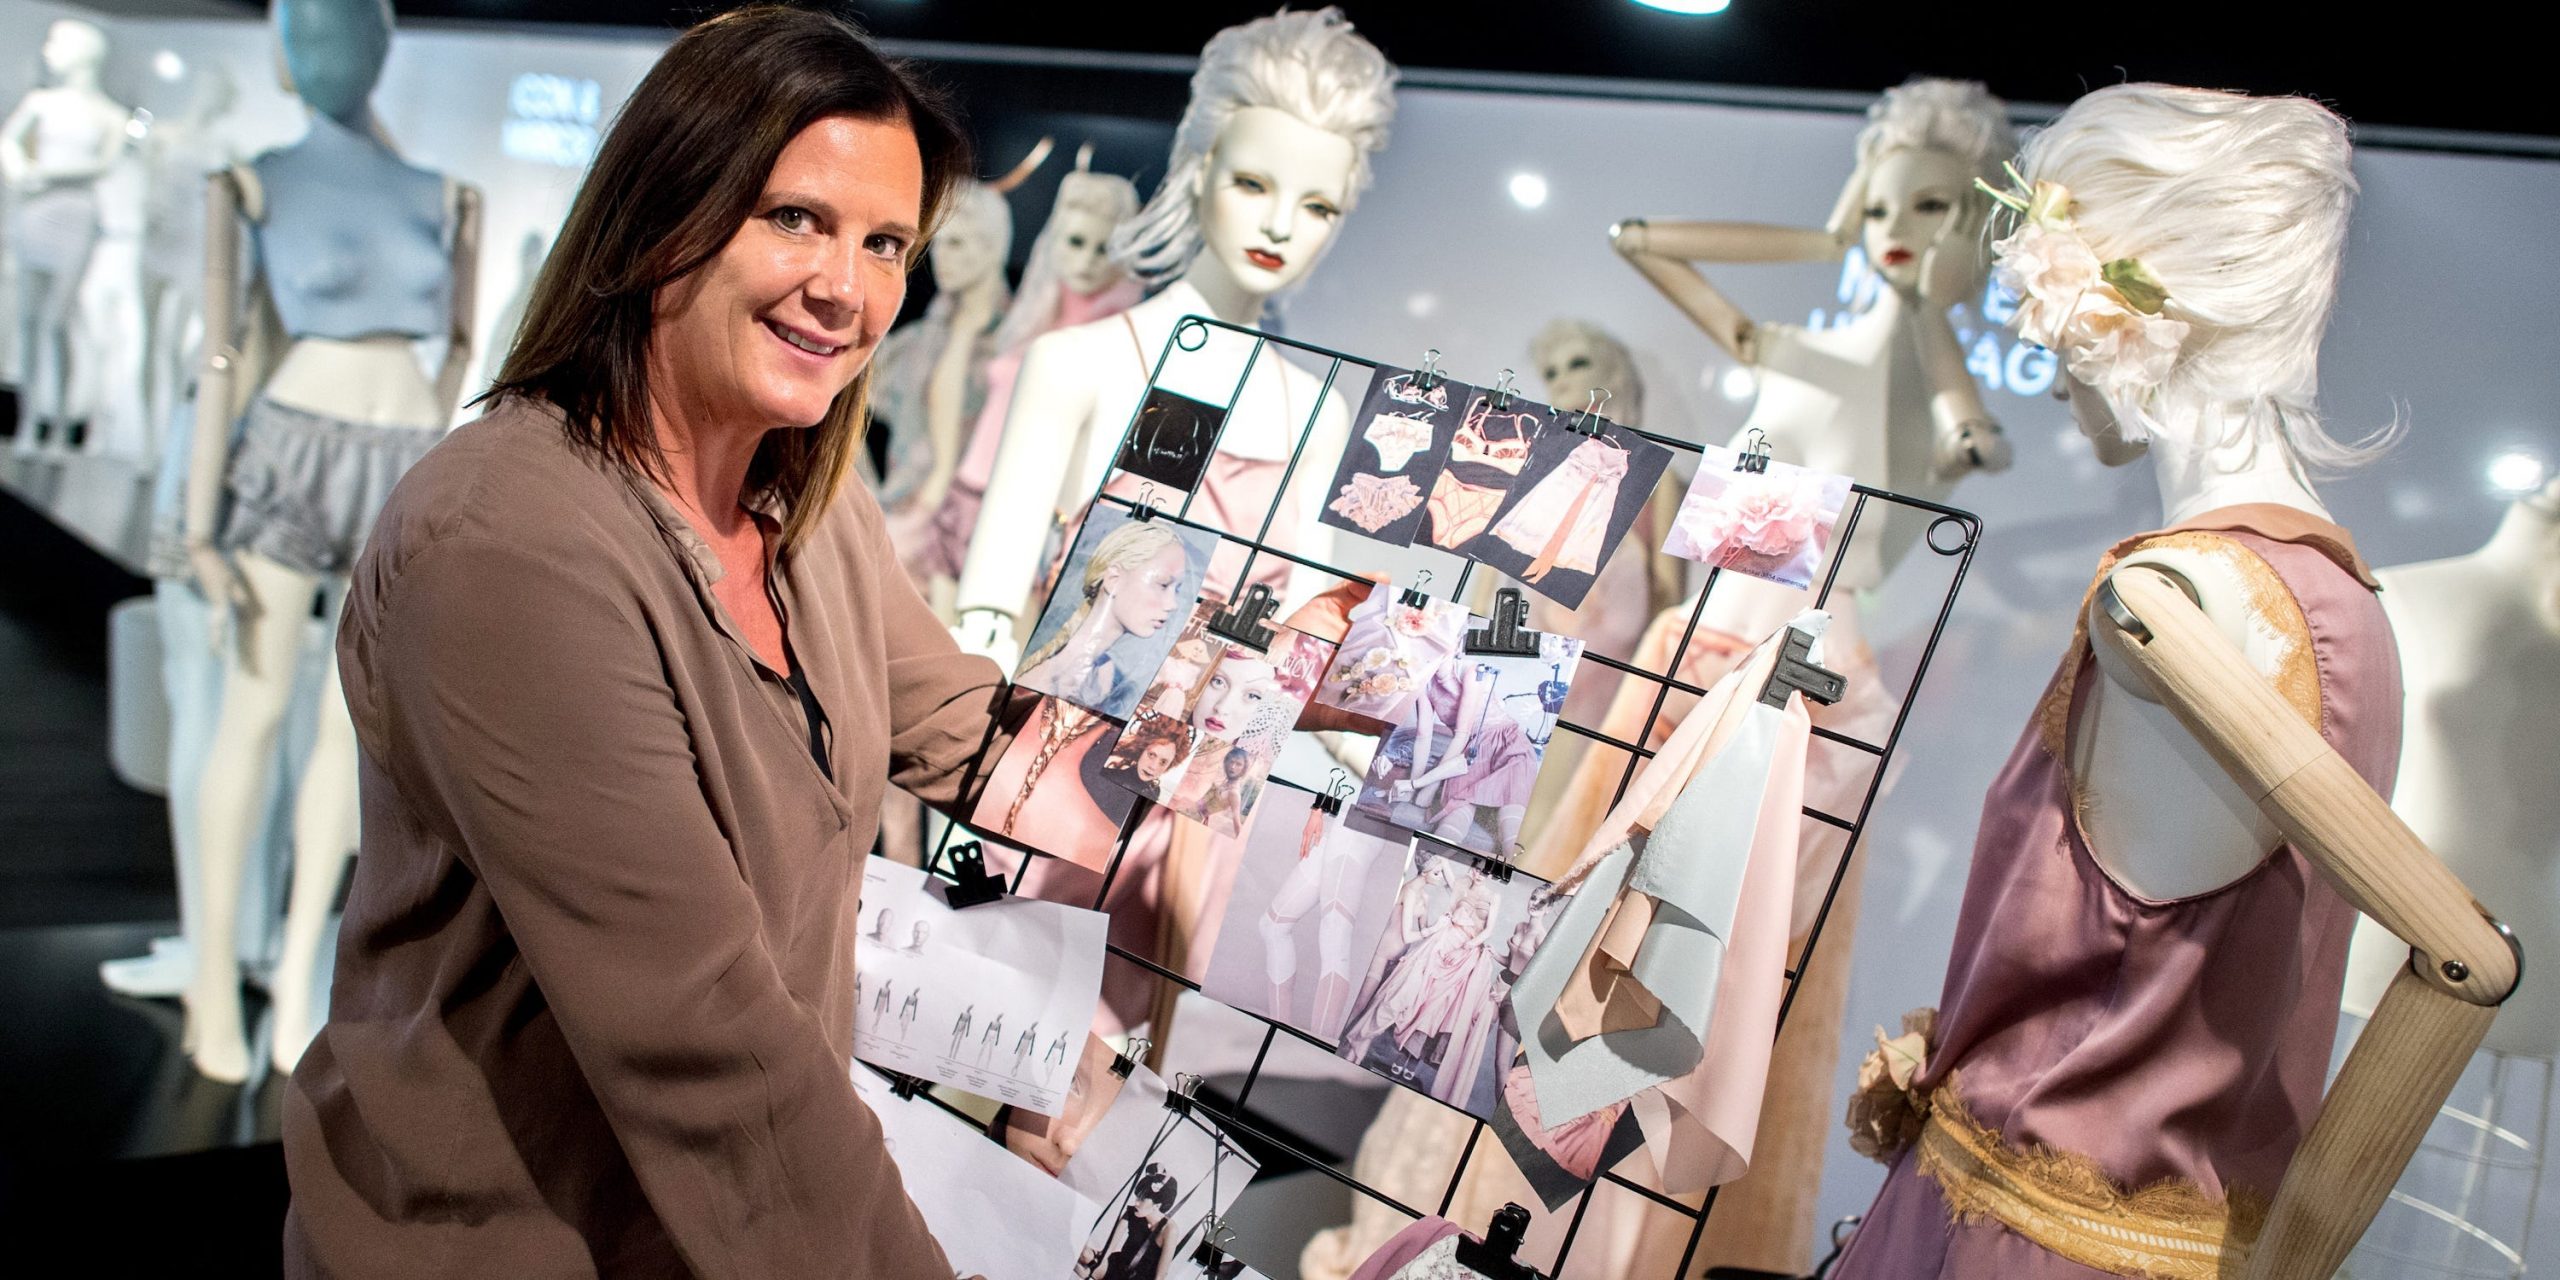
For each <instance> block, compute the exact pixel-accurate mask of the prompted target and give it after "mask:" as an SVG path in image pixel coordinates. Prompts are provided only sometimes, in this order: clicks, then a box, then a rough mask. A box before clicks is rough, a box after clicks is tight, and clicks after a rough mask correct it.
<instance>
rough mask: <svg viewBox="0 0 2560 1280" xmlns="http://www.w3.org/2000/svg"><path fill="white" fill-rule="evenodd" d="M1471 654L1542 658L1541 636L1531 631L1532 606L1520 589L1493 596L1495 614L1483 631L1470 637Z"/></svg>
mask: <svg viewBox="0 0 2560 1280" xmlns="http://www.w3.org/2000/svg"><path fill="white" fill-rule="evenodd" d="M1467 652H1469V653H1489V654H1495V655H1502V656H1509V657H1514V658H1534V657H1537V656H1538V633H1537V632H1535V631H1531V630H1530V629H1529V602H1528V600H1527V599H1525V598H1523V597H1522V596H1521V594H1520V589H1519V588H1518V587H1504V588H1503V589H1502V590H1500V591H1496V592H1494V593H1493V614H1492V616H1491V617H1490V618H1489V619H1487V621H1486V625H1485V626H1484V627H1482V628H1481V629H1478V630H1474V631H1469V632H1468V633H1467Z"/></svg>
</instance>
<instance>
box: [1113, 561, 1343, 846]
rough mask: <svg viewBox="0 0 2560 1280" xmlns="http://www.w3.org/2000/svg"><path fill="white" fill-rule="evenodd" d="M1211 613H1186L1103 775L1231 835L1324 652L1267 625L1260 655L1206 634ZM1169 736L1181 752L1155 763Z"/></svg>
mask: <svg viewBox="0 0 2560 1280" xmlns="http://www.w3.org/2000/svg"><path fill="white" fill-rule="evenodd" d="M1214 612H1215V611H1214V609H1212V608H1211V607H1210V606H1207V605H1203V606H1201V607H1200V608H1199V609H1198V610H1197V611H1195V613H1194V615H1193V619H1192V625H1191V627H1186V628H1185V629H1184V634H1183V638H1182V639H1181V640H1178V641H1176V642H1175V644H1174V646H1173V649H1174V653H1173V655H1172V656H1170V657H1169V658H1168V660H1167V661H1166V662H1165V663H1164V664H1163V665H1162V666H1161V667H1160V668H1159V669H1158V671H1157V674H1156V678H1155V679H1154V681H1152V682H1151V683H1150V684H1149V685H1148V687H1147V690H1146V693H1145V695H1144V696H1143V697H1142V698H1140V699H1138V701H1137V705H1138V706H1139V713H1138V717H1137V718H1136V719H1134V720H1132V721H1130V722H1129V727H1128V729H1127V730H1126V731H1125V732H1123V733H1122V734H1121V739H1122V741H1123V742H1124V743H1126V744H1127V745H1128V746H1129V748H1130V750H1129V752H1128V753H1127V754H1126V755H1124V756H1123V757H1122V765H1123V767H1121V768H1116V769H1113V770H1109V771H1106V772H1105V774H1104V776H1105V777H1106V778H1108V779H1110V780H1111V781H1112V782H1114V783H1116V784H1117V785H1119V786H1121V787H1124V788H1127V789H1128V790H1130V791H1131V792H1132V793H1133V794H1136V795H1142V796H1145V797H1146V798H1148V799H1150V800H1153V801H1155V802H1156V803H1158V804H1161V805H1164V806H1165V807H1167V808H1169V809H1171V810H1173V811H1174V812H1175V813H1178V814H1181V815H1182V816H1184V817H1186V818H1189V819H1191V820H1192V821H1195V822H1198V823H1200V824H1202V825H1204V826H1206V827H1208V828H1209V829H1210V830H1211V831H1214V832H1216V833H1218V834H1220V835H1227V836H1239V835H1242V834H1244V830H1245V824H1246V823H1247V822H1249V821H1250V820H1251V818H1252V814H1253V808H1254V805H1255V803H1256V801H1257V800H1258V799H1259V798H1260V796H1261V793H1262V790H1263V780H1264V779H1266V778H1268V777H1270V776H1271V766H1272V763H1273V762H1274V761H1276V760H1278V759H1279V757H1280V748H1281V746H1282V744H1284V743H1286V742H1287V741H1288V738H1289V733H1290V731H1291V730H1292V729H1294V728H1296V726H1297V723H1298V713H1299V712H1301V711H1303V710H1305V709H1306V705H1307V698H1308V695H1310V694H1312V693H1313V692H1314V691H1315V686H1316V680H1317V678H1318V677H1319V676H1321V675H1322V674H1323V672H1324V669H1325V667H1326V665H1327V664H1329V663H1331V662H1332V660H1333V646H1332V645H1331V644H1330V643H1328V642H1326V641H1324V640H1320V639H1318V638H1316V637H1314V636H1311V635H1308V634H1307V633H1305V632H1303V631H1297V630H1293V629H1291V628H1289V627H1274V628H1272V629H1271V646H1270V648H1269V649H1268V650H1267V651H1263V650H1255V649H1249V648H1246V647H1245V646H1243V645H1240V644H1236V643H1234V642H1232V641H1229V640H1226V639H1224V638H1223V637H1219V636H1214V635H1210V634H1208V633H1207V623H1208V619H1209V618H1210V617H1211V616H1212V615H1213V614H1214ZM1195 628H1196V629H1197V630H1196V632H1195V630H1194V629H1195ZM1176 739H1179V740H1182V741H1183V742H1185V743H1186V744H1187V751H1186V752H1185V753H1184V754H1183V755H1182V757H1181V758H1180V760H1179V761H1178V762H1169V763H1167V762H1164V759H1165V746H1164V744H1167V743H1170V742H1172V741H1174V740H1176ZM1160 763H1161V767H1160V768H1159V765H1160ZM1150 775H1152V776H1150Z"/></svg>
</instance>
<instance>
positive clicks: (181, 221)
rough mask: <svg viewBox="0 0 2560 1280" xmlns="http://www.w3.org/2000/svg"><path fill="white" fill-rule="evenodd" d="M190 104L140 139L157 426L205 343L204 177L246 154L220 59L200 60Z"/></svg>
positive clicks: (152, 407) (149, 383) (235, 95)
mask: <svg viewBox="0 0 2560 1280" xmlns="http://www.w3.org/2000/svg"><path fill="white" fill-rule="evenodd" d="M193 80H194V88H193V90H192V93H191V96H190V98H189V100H188V103H187V106H186V108H185V110H184V111H183V112H181V113H179V114H177V115H174V116H168V117H163V118H161V119H158V120H155V121H153V122H152V125H151V132H150V133H149V134H147V135H145V136H144V138H143V140H142V153H143V157H144V160H145V163H146V164H147V165H148V167H149V172H150V186H149V191H148V194H147V196H146V200H147V201H148V203H147V206H146V207H147V209H148V214H147V216H146V220H145V223H144V230H143V241H142V289H143V300H144V303H145V305H146V306H147V307H149V309H150V334H151V339H150V345H149V350H148V352H147V354H146V356H145V366H144V387H145V388H146V390H145V398H144V405H145V412H146V414H147V415H148V416H147V421H148V422H149V423H150V424H151V429H152V430H153V431H155V432H157V431H166V430H168V429H169V427H170V422H171V417H172V415H174V414H176V413H178V412H180V406H181V404H182V402H183V401H184V400H185V399H186V389H187V383H188V381H189V379H191V378H193V377H194V374H195V362H196V356H197V354H198V348H199V347H200V346H201V345H202V344H203V342H204V315H203V310H202V308H203V296H202V295H203V291H204V199H203V195H204V178H205V175H206V174H209V173H213V172H216V171H218V170H222V169H228V168H230V167H231V166H232V165H234V164H237V163H239V162H240V161H241V160H243V159H245V158H246V157H245V156H244V155H243V154H242V150H241V147H240V143H239V139H238V138H237V137H236V136H235V134H234V132H233V130H234V126H233V123H232V121H231V109H232V107H233V106H234V105H236V104H237V103H238V101H239V96H240V92H239V86H238V85H236V84H234V83H233V82H232V79H231V73H230V72H229V71H226V70H224V69H223V66H222V64H221V63H220V62H217V61H214V60H212V59H204V60H202V61H199V62H197V63H196V64H194V75H193Z"/></svg>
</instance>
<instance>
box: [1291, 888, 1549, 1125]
mask: <svg viewBox="0 0 2560 1280" xmlns="http://www.w3.org/2000/svg"><path fill="white" fill-rule="evenodd" d="M1545 888H1546V882H1545V881H1543V880H1540V879H1538V878H1537V877H1535V876H1531V875H1526V874H1514V875H1513V876H1512V877H1511V878H1510V879H1508V880H1501V879H1497V878H1495V876H1494V875H1493V873H1492V872H1490V871H1488V870H1486V868H1485V867H1484V865H1483V864H1482V863H1481V862H1479V861H1478V860H1477V859H1475V858H1473V857H1470V856H1468V855H1466V854H1461V853H1453V852H1449V851H1445V850H1441V849H1437V848H1435V847H1434V846H1433V845H1431V844H1430V842H1428V841H1422V842H1417V843H1416V844H1415V845H1414V847H1413V851H1412V853H1411V855H1410V857H1409V860H1408V861H1407V863H1406V868H1405V875H1404V878H1403V880H1402V882H1401V884H1400V885H1399V886H1398V888H1397V889H1396V893H1395V899H1394V901H1393V903H1392V904H1391V906H1390V908H1389V914H1388V922H1387V926H1386V928H1385V929H1383V930H1382V931H1381V932H1380V933H1379V935H1378V941H1377V945H1375V946H1374V947H1372V948H1371V949H1370V952H1369V956H1368V958H1367V962H1366V964H1365V967H1364V969H1363V971H1362V974H1361V978H1360V988H1359V993H1358V994H1357V995H1356V996H1354V997H1353V998H1352V1002H1351V1009H1350V1012H1349V1015H1348V1017H1347V1018H1346V1019H1345V1021H1344V1023H1343V1029H1342V1038H1341V1042H1340V1043H1339V1044H1337V1045H1336V1046H1335V1047H1334V1054H1335V1056H1337V1057H1340V1058H1341V1059H1342V1060H1343V1061H1345V1062H1350V1063H1355V1064H1357V1065H1359V1066H1361V1067H1365V1068H1367V1069H1368V1070H1370V1071H1372V1072H1375V1073H1377V1074H1378V1075H1381V1076H1384V1077H1386V1078H1387V1079H1388V1080H1389V1081H1391V1082H1393V1083H1395V1084H1400V1085H1403V1086H1404V1087H1405V1088H1408V1089H1412V1090H1414V1091H1416V1092H1418V1093H1426V1094H1429V1095H1430V1096H1432V1097H1434V1098H1437V1099H1439V1100H1440V1101H1442V1102H1445V1103H1448V1104H1449V1105H1451V1106H1453V1107H1457V1108H1459V1109H1461V1110H1463V1111H1465V1112H1467V1113H1468V1114H1470V1115H1474V1116H1477V1117H1480V1118H1481V1117H1484V1116H1489V1115H1492V1114H1493V1109H1494V1108H1495V1107H1496V1106H1498V1105H1500V1099H1501V1081H1502V1072H1503V1070H1504V1069H1505V1068H1506V1067H1507V1066H1508V1065H1509V1064H1510V1063H1511V1062H1512V1060H1513V1059H1514V1058H1515V1057H1516V1056H1517V1054H1518V1049H1519V1044H1518V1041H1519V1037H1518V1035H1517V1034H1516V1033H1515V1031H1514V1030H1513V1024H1512V1023H1511V1022H1510V1021H1509V1020H1508V1019H1507V1018H1506V1017H1505V1016H1504V1013H1503V1005H1504V1002H1505V1000H1506V998H1507V997H1508V996H1509V995H1510V992H1511V981H1512V978H1513V977H1514V976H1515V975H1516V974H1517V973H1518V972H1519V969H1518V967H1517V966H1520V965H1525V964H1526V963H1528V959H1529V956H1530V954H1531V953H1532V952H1533V951H1534V947H1532V946H1531V945H1529V943H1528V939H1527V936H1526V935H1525V934H1524V933H1523V931H1522V926H1524V925H1527V924H1528V923H1529V900H1530V898H1531V896H1532V895H1534V894H1536V893H1537V892H1539V891H1540V890H1543V889H1545Z"/></svg>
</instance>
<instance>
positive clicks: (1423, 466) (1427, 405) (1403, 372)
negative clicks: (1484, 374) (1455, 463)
mask: <svg viewBox="0 0 2560 1280" xmlns="http://www.w3.org/2000/svg"><path fill="white" fill-rule="evenodd" d="M1474 394H1475V391H1474V388H1472V387H1469V386H1467V385H1466V384H1464V383H1460V382H1452V381H1450V380H1449V379H1447V378H1445V377H1442V376H1440V375H1439V374H1436V373H1429V374H1426V373H1420V372H1416V371H1415V370H1412V369H1399V368H1397V367H1395V366H1393V365H1380V366H1378V371H1377V372H1376V373H1375V374H1373V375H1372V376H1371V377H1370V379H1369V391H1368V394H1366V395H1364V396H1362V397H1361V399H1360V407H1359V410H1358V411H1357V412H1356V413H1354V414H1353V415H1352V418H1351V440H1350V442H1349V443H1348V444H1346V445H1345V446H1344V447H1343V450H1342V457H1341V459H1340V460H1339V461H1338V462H1336V463H1335V465H1334V470H1333V483H1332V484H1331V485H1330V486H1329V487H1328V488H1327V489H1326V491H1325V492H1326V495H1327V496H1326V499H1325V504H1324V510H1323V511H1322V512H1321V513H1320V514H1319V516H1318V518H1319V519H1321V520H1322V521H1323V522H1324V523H1326V524H1329V525H1332V526H1333V527H1334V528H1337V529H1348V530H1350V531H1351V532H1353V533H1356V534H1359V535H1360V536H1362V537H1364V538H1372V539H1375V540H1377V541H1379V542H1383V543H1386V544H1387V545H1389V546H1395V547H1401V546H1405V545H1407V544H1409V543H1411V542H1412V541H1413V537H1414V533H1415V532H1416V530H1417V529H1419V528H1420V526H1421V524H1422V521H1423V510H1422V507H1423V498H1424V496H1425V495H1427V494H1429V493H1430V492H1431V487H1432V485H1433V483H1434V482H1436V481H1437V480H1438V479H1439V477H1440V472H1441V469H1442V468H1443V467H1445V466H1446V465H1448V461H1449V444H1450V441H1451V439H1452V438H1453V437H1454V435H1455V434H1456V431H1457V426H1458V412H1457V411H1458V410H1459V409H1462V408H1464V407H1465V406H1466V404H1467V401H1468V398H1469V397H1470V396H1472V395H1474Z"/></svg>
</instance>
